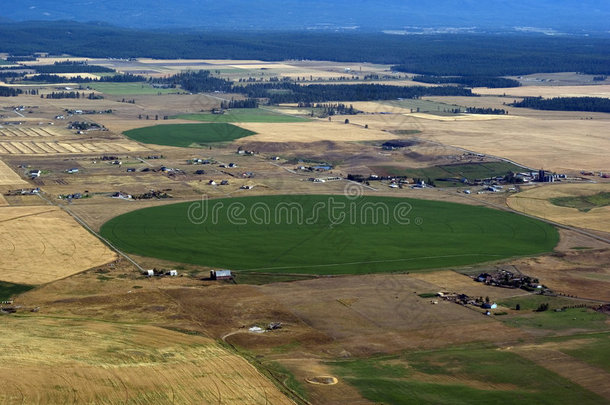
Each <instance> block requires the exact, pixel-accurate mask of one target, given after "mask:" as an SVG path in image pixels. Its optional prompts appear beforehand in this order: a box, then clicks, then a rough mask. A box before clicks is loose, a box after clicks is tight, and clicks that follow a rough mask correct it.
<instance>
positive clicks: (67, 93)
mask: <svg viewBox="0 0 610 405" xmlns="http://www.w3.org/2000/svg"><path fill="white" fill-rule="evenodd" d="M42 97H43V96H42V95H41V96H40V98H42ZM44 97H45V98H50V99H60V98H87V99H89V100H100V99H103V98H104V97H102V96H101V95H99V94H95V93H89V94H88V95H86V94H85V93H82V94H81V93H79V92H78V91H59V92H52V93H49V94H47V95H46V96H44Z"/></svg>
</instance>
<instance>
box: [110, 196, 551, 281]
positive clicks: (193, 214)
mask: <svg viewBox="0 0 610 405" xmlns="http://www.w3.org/2000/svg"><path fill="white" fill-rule="evenodd" d="M101 234H102V236H103V237H105V238H107V239H108V240H109V241H111V242H112V243H113V244H114V245H115V246H117V247H118V248H119V249H121V250H123V251H125V252H128V253H134V254H138V255H141V256H149V257H156V258H160V259H165V260H170V261H175V262H182V263H193V264H200V265H207V266H212V267H221V268H228V269H233V270H243V271H246V270H247V271H260V272H275V273H310V274H363V273H374V272H392V271H405V270H409V271H412V270H422V269H432V268H443V267H451V266H464V265H469V264H474V263H480V262H486V261H494V260H500V259H505V258H508V257H513V256H523V255H533V254H538V253H543V252H547V251H550V250H552V249H553V248H554V247H555V245H556V244H557V242H558V240H559V236H558V232H557V230H556V229H555V228H554V227H552V226H550V225H548V224H546V223H544V222H541V221H538V220H535V219H531V218H527V217H524V216H520V215H517V214H513V213H509V212H504V211H497V210H492V209H489V208H484V207H476V206H469V205H460V204H454V203H446V202H438V201H426V200H413V199H403V198H390V197H358V198H354V199H351V198H349V197H346V196H315V195H310V196H265V197H246V198H233V199H218V200H203V201H199V202H194V203H180V204H173V205H166V206H162V207H154V208H145V209H142V210H138V211H134V212H130V213H127V214H124V215H121V216H118V217H116V218H113V219H112V220H110V221H108V222H107V223H106V224H104V225H103V226H102V228H101Z"/></svg>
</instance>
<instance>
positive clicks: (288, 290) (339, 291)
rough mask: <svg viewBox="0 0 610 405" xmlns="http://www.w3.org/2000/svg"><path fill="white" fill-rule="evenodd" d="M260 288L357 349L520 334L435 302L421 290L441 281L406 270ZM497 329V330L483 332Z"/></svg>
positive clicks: (344, 344) (366, 351)
mask: <svg viewBox="0 0 610 405" xmlns="http://www.w3.org/2000/svg"><path fill="white" fill-rule="evenodd" d="M462 277H463V276H462ZM473 284H474V285H475V286H477V284H476V283H474V282H473ZM479 286H480V285H479ZM259 289H260V290H261V291H263V292H264V293H266V294H267V295H269V296H270V297H272V298H274V299H275V300H277V301H279V302H280V303H282V304H284V305H285V306H286V307H288V308H291V310H292V311H293V312H294V313H295V315H297V316H298V317H299V318H300V319H302V320H303V321H305V322H306V323H307V324H308V325H310V326H311V327H313V328H315V329H317V330H320V331H322V332H324V333H326V334H327V335H329V336H330V337H332V338H333V339H334V340H335V341H337V342H341V347H342V348H345V350H348V351H349V352H350V353H352V354H354V355H356V354H371V353H375V352H395V351H398V350H403V349H407V348H414V347H418V346H419V347H421V346H425V347H438V346H443V345H447V344H456V343H459V342H473V341H486V340H487V341H489V340H490V339H491V340H493V339H505V338H508V337H515V336H520V334H521V332H520V331H518V330H514V329H510V328H507V327H505V326H503V325H502V324H500V323H498V322H496V321H494V320H493V319H492V318H489V317H483V316H481V314H480V313H479V312H477V311H472V310H470V309H467V308H465V307H462V306H459V305H456V304H453V303H450V302H446V301H439V302H438V304H437V305H433V304H432V303H431V299H429V298H421V297H419V295H418V294H420V293H428V292H436V291H437V290H438V289H439V287H438V286H437V285H434V284H430V283H428V282H425V281H422V280H420V279H417V278H415V277H412V276H411V275H406V274H394V275H375V276H361V277H338V278H332V279H316V280H310V281H297V282H292V283H276V284H272V285H268V286H261V287H259ZM486 292H487V290H485V291H484V290H481V292H480V293H479V294H477V295H481V294H483V295H484V294H485V293H486ZM457 325H459V327H458V326H457ZM492 329H493V330H495V333H494V334H492V335H488V334H486V332H484V331H485V330H492ZM454 330H455V333H453V331H454Z"/></svg>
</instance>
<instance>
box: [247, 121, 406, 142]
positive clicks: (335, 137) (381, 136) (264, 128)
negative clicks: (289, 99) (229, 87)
mask: <svg viewBox="0 0 610 405" xmlns="http://www.w3.org/2000/svg"><path fill="white" fill-rule="evenodd" d="M340 118H341V119H339V118H336V119H334V120H333V121H331V122H327V121H314V122H295V123H274V124H268V123H240V124H239V126H240V127H242V128H245V129H248V130H250V131H254V132H256V133H257V134H256V135H252V136H249V137H247V138H244V140H248V141H252V142H317V141H332V142H351V141H380V140H387V139H394V138H396V136H395V135H392V134H390V133H387V132H383V131H379V130H375V129H364V128H362V127H360V126H356V125H350V124H344V122H343V117H340Z"/></svg>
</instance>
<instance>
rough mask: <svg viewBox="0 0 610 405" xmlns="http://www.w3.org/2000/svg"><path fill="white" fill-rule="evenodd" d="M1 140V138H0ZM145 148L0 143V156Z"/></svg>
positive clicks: (115, 143)
mask: <svg viewBox="0 0 610 405" xmlns="http://www.w3.org/2000/svg"><path fill="white" fill-rule="evenodd" d="M0 139H2V138H0ZM146 150H148V149H147V148H146V147H144V146H141V145H139V144H137V143H135V142H130V141H108V142H99V141H98V142H71V141H65V142H38V141H21V142H19V141H11V142H3V141H0V155H2V154H4V155H46V154H75V153H79V154H90V153H95V154H97V153H113V152H114V153H126V152H133V151H146Z"/></svg>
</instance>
